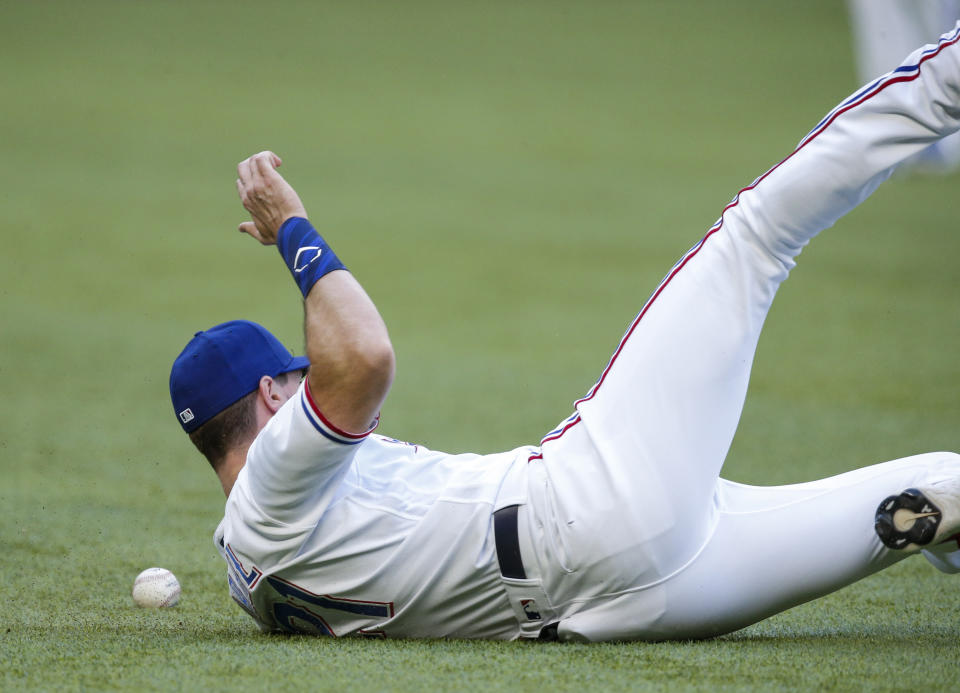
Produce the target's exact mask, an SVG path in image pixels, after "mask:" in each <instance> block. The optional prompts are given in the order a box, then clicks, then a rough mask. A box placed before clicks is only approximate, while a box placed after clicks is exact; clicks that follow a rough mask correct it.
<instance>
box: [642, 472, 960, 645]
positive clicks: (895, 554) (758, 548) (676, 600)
mask: <svg viewBox="0 0 960 693" xmlns="http://www.w3.org/2000/svg"><path fill="white" fill-rule="evenodd" d="M958 478H960V456H958V455H956V454H952V453H929V454H926V455H918V456H915V457H908V458H905V459H901V460H895V461H893V462H887V463H884V464H879V465H875V466H872V467H866V468H864V469H859V470H856V471H853V472H849V473H847V474H841V475H839V476H836V477H831V478H828V479H822V480H820V481H815V482H812V483H808V484H797V485H792V486H777V487H766V488H765V487H755V486H744V485H740V484H732V483H729V482H721V486H720V489H721V490H720V498H721V513H720V519H719V523H718V525H717V528H716V531H715V533H714V534H713V536H712V537H711V539H710V541H709V542H708V543H707V545H706V546H705V547H704V549H703V551H702V552H701V553H700V554H699V555H698V556H697V557H696V558H695V559H694V561H693V562H692V563H691V564H690V565H689V566H688V567H687V568H686V569H684V570H683V571H682V572H680V573H679V574H678V575H676V576H675V577H673V578H671V579H669V580H668V581H666V583H665V584H664V585H663V590H664V594H663V598H664V604H663V609H662V613H661V615H660V617H659V618H658V619H656V622H654V623H650V624H649V625H648V628H647V629H646V630H645V631H644V634H643V637H644V638H645V639H659V638H690V637H709V636H713V635H719V634H721V633H727V632H730V631H733V630H736V629H738V628H742V627H744V626H747V625H749V624H751V623H755V622H757V621H759V620H761V619H764V618H767V617H768V616H771V615H773V614H775V613H778V612H780V611H784V610H786V609H789V608H790V607H792V606H795V605H797V604H800V603H803V602H806V601H809V600H811V599H814V598H816V597H820V596H823V595H825V594H828V593H829V592H833V591H834V590H837V589H839V588H841V587H843V586H845V585H848V584H850V583H852V582H855V581H857V580H859V579H861V578H863V577H866V576H867V575H870V574H872V573H875V572H877V571H878V570H881V569H882V568H885V567H887V566H890V565H892V564H894V563H896V562H897V561H900V560H902V559H903V558H906V557H908V556H910V555H912V554H915V553H917V552H918V551H919V547H915V548H913V549H912V550H910V551H895V550H890V549H888V548H886V547H885V546H884V545H883V544H882V543H881V542H880V540H879V539H878V537H877V535H876V532H875V531H874V526H873V524H874V513H875V512H876V510H877V506H878V504H879V503H880V501H881V500H883V498H885V497H886V496H888V495H890V494H891V493H898V492H899V491H901V490H903V489H904V488H907V487H915V486H919V487H926V486H929V485H930V484H931V483H934V482H937V481H940V480H945V479H949V480H955V479H958ZM954 495H955V496H956V487H955V490H954ZM957 501H960V498H956V497H954V498H953V502H954V503H956V502H957ZM949 521H950V522H952V523H953V524H954V525H956V523H957V518H956V515H953V516H952V517H951V518H950V520H949ZM958 529H960V527H956V526H953V527H951V528H950V531H951V532H955V531H957V530H958ZM932 548H934V550H935V551H938V552H945V551H949V550H953V551H954V552H955V551H956V549H957V546H956V545H955V542H954V544H951V545H950V546H948V547H944V546H940V547H932Z"/></svg>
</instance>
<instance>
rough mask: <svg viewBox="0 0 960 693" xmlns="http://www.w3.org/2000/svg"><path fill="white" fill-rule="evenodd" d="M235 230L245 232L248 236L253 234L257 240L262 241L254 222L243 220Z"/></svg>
mask: <svg viewBox="0 0 960 693" xmlns="http://www.w3.org/2000/svg"><path fill="white" fill-rule="evenodd" d="M237 230H238V231H240V232H241V233H245V234H248V235H250V236H253V237H254V238H256V239H257V240H258V241H260V242H261V243H263V236H261V235H260V231H259V230H258V229H257V225H256V224H254V223H253V222H252V221H245V222H243V223H242V224H240V226H238V227H237Z"/></svg>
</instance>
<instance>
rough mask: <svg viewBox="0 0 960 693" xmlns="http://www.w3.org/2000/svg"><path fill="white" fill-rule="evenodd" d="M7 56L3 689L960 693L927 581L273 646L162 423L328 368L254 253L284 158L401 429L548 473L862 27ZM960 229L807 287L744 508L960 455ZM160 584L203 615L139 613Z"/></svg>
mask: <svg viewBox="0 0 960 693" xmlns="http://www.w3.org/2000/svg"><path fill="white" fill-rule="evenodd" d="M0 45H2V46H3V48H2V55H3V61H2V62H3V69H2V70H0V94H2V95H3V96H2V101H3V105H2V108H0V143H2V144H0V152H2V165H0V211H2V213H0V224H2V228H3V236H2V238H3V250H2V251H0V277H2V279H0V311H2V329H0V374H2V377H3V383H4V387H3V393H4V396H3V398H2V401H0V501H2V505H3V521H2V523H0V603H2V604H3V608H2V609H0V689H2V690H4V691H6V690H9V691H14V690H206V691H212V690H251V691H252V690H288V689H289V690H307V689H310V690H405V691H425V690H433V689H437V690H483V691H521V690H523V691H527V690H530V691H566V690H570V691H584V690H587V691H590V690H625V689H651V690H686V689H689V690H770V689H783V690H789V689H814V688H819V689H829V690H863V689H871V690H903V689H916V690H926V691H948V690H956V688H957V687H958V685H960V674H958V673H957V667H956V662H957V661H958V657H960V641H958V635H960V606H958V603H960V602H958V599H957V594H958V591H957V590H958V587H960V583H957V582H956V581H955V580H951V578H950V577H949V576H946V575H942V574H940V573H937V572H936V571H934V570H933V568H932V567H930V566H928V565H927V564H926V562H925V561H922V560H919V559H915V560H910V561H906V562H904V563H901V564H899V565H898V566H896V567H895V568H893V569H891V570H889V571H886V572H884V573H882V574H879V575H876V576H874V577H872V578H870V579H868V580H866V581H864V582H862V583H859V584H857V585H854V586H853V587H850V588H848V589H846V590H844V591H842V592H840V593H837V594H834V595H831V596H830V597H828V598H826V599H823V600H821V601H818V602H816V603H811V604H807V605H804V606H802V607H799V608H797V609H794V610H792V611H790V612H788V613H785V614H782V615H780V616H777V617H775V618H773V619H770V620H769V621H766V622H764V623H760V624H758V625H756V626H753V627H751V628H748V629H746V630H744V631H741V632H739V633H735V634H733V635H730V636H726V637H723V638H719V639H716V640H711V641H705V642H692V643H668V644H605V645H594V646H584V645H558V644H539V643H481V642H462V641H461V642H443V641H436V642H434V641H428V642H403V641H382V642H372V641H359V640H332V639H313V638H300V637H295V638H287V637H274V636H270V637H267V636H261V635H259V634H258V632H257V631H256V629H255V627H254V625H253V623H252V622H251V621H249V619H248V618H247V617H246V616H245V615H244V614H243V613H242V612H241V611H240V610H239V609H238V608H236V607H235V606H234V605H233V604H232V602H231V601H230V599H229V596H228V594H227V588H226V581H225V579H224V566H223V564H222V561H221V560H220V558H219V557H218V555H217V553H216V552H215V550H214V548H213V545H212V541H211V535H212V532H213V529H214V528H215V526H216V524H217V522H218V521H219V518H220V516H221V512H222V508H223V496H222V493H221V491H220V487H219V485H218V483H217V481H216V479H215V477H214V476H213V474H212V473H211V472H210V470H209V469H208V468H207V467H206V464H205V462H203V461H202V459H200V458H199V457H198V456H197V455H196V454H195V452H194V451H193V449H192V448H191V446H190V444H189V441H188V440H187V439H186V437H185V436H184V435H182V433H181V431H180V429H179V427H178V425H177V423H176V420H175V418H174V416H173V412H172V409H171V406H170V404H169V398H168V393H167V377H168V374H169V367H170V364H171V362H172V359H173V358H174V356H175V355H176V354H177V353H178V351H179V350H180V348H181V347H182V346H183V345H184V344H185V343H186V341H187V339H189V337H190V335H191V334H192V333H193V332H194V331H195V330H197V329H201V328H204V327H208V326H210V325H212V324H214V323H217V322H221V321H223V320H227V319H231V318H237V317H247V318H250V319H253V320H257V321H259V322H262V323H264V324H265V325H267V326H268V327H269V328H271V329H272V330H273V331H274V332H276V333H277V334H278V335H279V336H281V337H282V338H283V339H284V341H286V342H287V344H288V345H290V346H291V347H292V348H294V349H299V348H301V347H302V338H301V336H300V320H301V315H300V310H301V309H300V306H299V302H298V293H297V290H296V288H295V287H294V286H293V284H292V282H291V281H290V280H289V277H288V276H287V273H286V269H285V268H284V267H283V265H282V263H281V262H280V261H279V260H278V258H277V257H276V253H275V251H272V250H268V249H263V248H261V247H260V246H258V245H257V244H256V243H254V242H253V241H251V240H250V239H249V238H246V237H241V236H240V235H239V234H237V232H236V231H235V228H236V224H237V223H238V222H240V221H242V220H243V219H244V214H243V210H242V208H241V207H240V205H239V202H238V201H237V200H236V194H235V188H234V177H235V175H234V173H235V172H234V166H235V164H236V162H238V161H239V160H240V159H242V158H244V157H245V156H247V155H248V154H250V153H253V152H255V151H259V150H261V149H265V148H271V149H274V150H275V151H277V152H279V153H280V154H281V155H282V156H283V157H284V158H285V160H286V163H285V166H284V172H285V174H286V175H287V176H288V178H289V179H290V180H291V181H292V182H293V184H294V185H295V186H296V187H297V188H298V190H300V192H301V194H302V196H303V198H304V201H305V203H306V205H307V208H308V209H309V210H310V213H311V217H312V218H313V219H314V220H315V222H316V223H317V225H318V227H319V228H320V229H321V231H322V232H323V233H324V234H325V235H326V236H327V237H328V238H329V239H330V241H331V243H332V244H333V245H334V247H335V248H337V252H338V254H339V255H340V256H341V257H342V258H344V260H345V261H346V263H347V264H348V266H349V267H350V268H351V269H352V270H353V271H354V273H355V274H356V275H357V276H358V277H359V278H360V280H361V281H362V282H363V284H364V285H365V287H366V288H367V290H368V292H369V293H370V294H371V296H372V297H373V298H374V300H375V301H376V302H377V304H378V305H379V307H380V309H381V312H382V313H383V315H384V317H385V319H386V321H387V323H388V325H389V326H390V329H391V336H392V339H393V342H394V346H395V348H396V351H397V354H398V376H397V380H396V384H395V387H394V390H393V392H392V395H391V397H390V399H389V401H388V403H387V405H386V407H385V408H384V411H383V416H382V424H381V428H380V430H381V432H383V433H385V434H388V435H392V436H395V437H398V438H403V439H407V440H413V441H416V442H420V443H423V444H425V445H427V446H429V447H432V448H435V449H441V450H449V451H451V452H457V451H468V450H469V451H476V452H494V451H497V450H502V449H508V448H510V447H513V446H516V445H520V444H526V443H536V442H537V441H538V440H539V439H540V437H541V436H542V435H543V434H544V433H545V432H547V431H549V430H550V429H551V428H552V427H553V425H554V424H555V423H557V422H558V421H560V420H561V419H563V418H564V417H566V416H567V415H568V414H569V413H570V406H571V402H572V401H573V400H574V399H576V398H577V397H579V396H580V395H582V394H583V393H584V392H585V391H586V390H587V389H588V388H589V386H590V385H591V384H592V383H593V382H594V380H595V379H596V377H597V376H598V375H599V373H600V371H601V369H602V368H603V366H604V365H605V363H606V361H607V359H608V357H609V355H610V353H611V352H612V350H613V348H614V347H615V346H616V344H617V342H618V340H619V338H620V336H621V334H622V331H623V329H624V328H625V327H626V326H627V324H628V323H629V321H630V320H631V319H632V317H633V315H634V314H635V312H636V311H637V310H638V309H639V307H640V305H641V304H642V302H643V301H644V300H645V298H646V297H647V295H648V294H649V292H650V291H651V290H652V289H653V288H654V287H655V286H656V284H657V282H658V281H659V280H660V278H661V277H662V275H663V274H664V273H665V272H666V271H667V269H668V268H669V267H670V266H671V265H672V264H673V262H674V261H675V260H676V259H677V258H678V257H679V256H680V255H681V254H682V253H683V252H684V251H685V250H686V249H687V248H689V247H690V246H691V245H692V244H693V243H694V242H696V241H697V240H698V239H699V238H700V237H701V236H702V235H703V233H704V232H705V231H706V229H707V228H709V226H710V225H711V224H712V223H713V222H714V221H715V219H716V218H717V217H718V215H719V213H720V211H721V209H722V208H723V206H724V204H725V203H726V202H728V201H729V199H730V198H731V197H732V196H733V195H734V194H735V193H736V191H737V190H738V189H740V188H741V187H743V186H744V185H747V184H748V183H750V181H751V180H753V178H754V177H755V176H757V175H758V174H760V173H762V172H763V171H764V170H766V169H767V168H768V167H769V166H771V165H772V164H774V163H775V162H776V161H778V160H779V159H780V158H782V157H783V156H785V155H786V154H788V153H789V152H790V151H791V149H792V147H793V146H794V144H795V143H796V142H797V141H798V140H799V139H800V137H802V136H803V135H804V134H805V133H806V132H807V130H809V129H810V128H811V127H812V126H813V125H814V124H815V123H816V122H817V121H818V120H819V118H820V116H821V115H822V114H823V113H825V112H826V111H827V110H828V109H830V108H831V107H832V106H834V105H835V104H836V103H837V102H838V101H839V100H840V99H842V98H843V97H845V96H846V95H847V94H848V93H849V92H851V91H852V90H853V89H854V88H855V87H856V86H857V85H856V81H855V78H854V71H853V67H852V59H851V50H850V45H849V31H848V26H847V18H846V15H845V13H844V7H843V5H842V3H839V2H832V1H830V0H816V1H813V0H811V1H808V2H802V3H801V2H788V1H786V0H784V1H783V2H771V3H757V2H747V1H746V0H737V1H736V2H734V1H727V2H722V3H719V2H718V3H714V2H707V1H706V0H703V1H701V2H682V1H677V2H668V1H667V0H658V1H656V2H654V1H651V2H639V1H638V2H633V3H629V2H612V1H610V2H573V1H569V0H557V1H547V0H542V1H539V2H526V1H523V0H518V1H515V2H505V1H491V2H473V3H467V2H428V1H426V0H416V1H413V0H411V1H409V2H392V3H391V2H373V1H366V0H364V1H359V2H350V3H346V2H344V3H328V2H306V1H303V2H285V1H280V2H277V3H274V4H272V5H271V4H268V3H253V2H246V1H245V0H244V1H239V0H238V1H235V2H230V3H226V2H222V3H218V2H212V1H206V2H185V1H184V2H174V1H168V2H152V3H151V2H145V1H136V2H134V1H130V2H121V1H119V0H118V1H116V2H106V1H104V0H90V1H88V2H83V3H74V2H66V1H60V2H54V1H53V0H51V1H48V2H35V3H31V2H26V1H23V2H18V1H17V0H8V1H7V2H3V3H0ZM957 199H958V197H957V178H956V177H946V178H910V179H903V180H895V181H893V182H891V183H889V184H888V185H886V186H885V187H883V188H882V189H881V190H880V191H879V192H878V193H877V194H876V195H875V196H874V197H873V198H872V199H871V200H870V201H869V202H868V203H867V204H865V205H864V206H862V207H861V208H859V209H858V210H856V211H855V212H854V213H853V214H851V215H850V216H848V217H847V218H846V219H844V220H843V221H842V222H841V223H840V224H839V225H838V226H837V227H836V228H835V229H833V230H831V231H829V232H827V233H826V234H825V235H824V237H823V238H822V239H820V240H818V241H817V242H816V243H815V244H814V245H813V246H811V248H810V249H809V250H807V251H806V252H805V253H804V255H803V257H802V259H801V262H800V265H799V266H798V268H797V270H796V271H795V272H794V276H793V277H792V278H791V280H790V281H789V282H788V283H787V284H786V285H785V286H784V287H783V289H782V290H781V293H780V296H779V297H778V300H777V303H776V305H775V306H774V310H773V312H772V314H771V316H770V318H769V320H768V324H767V328H766V331H765V333H764V336H763V338H762V340H761V344H760V350H759V353H758V356H757V362H756V365H755V369H754V377H753V381H752V385H751V392H750V395H749V397H748V401H747V406H746V410H745V413H744V416H743V420H742V424H741V428H740V431H739V432H738V434H737V438H736V440H735V442H734V445H733V449H732V451H731V453H730V457H729V460H728V464H727V466H726V468H725V476H727V477H728V478H732V479H736V480H739V481H746V482H751V483H787V482H793V481H801V480H807V479H810V478H814V477H820V476H824V475H828V474H833V473H838V472H841V471H845V470H848V469H852V468H855V467H858V466H862V465H865V464H870V463H873V462H877V461H882V460H887V459H893V458H896V457H901V456H904V455H908V454H913V453H917V452H923V451H929V450H938V449H948V450H957V449H960V432H958V428H957V422H958V420H960V398H958V395H957V387H958V384H960V361H958V359H957V356H956V350H957V345H958V343H960V319H958V318H960V312H958V311H960V309H958V307H960V282H958V280H957V266H956V258H957V256H958V254H960V234H958V232H957V228H956V218H957V212H958V205H957ZM784 541H785V542H789V541H790V538H789V537H788V536H787V537H784ZM153 565H159V566H164V567H167V568H170V569H171V570H173V571H174V572H175V573H176V574H177V575H178V577H179V578H180V580H181V582H182V584H183V590H184V592H183V599H182V603H181V604H180V605H179V606H178V607H176V608H174V609H170V610H164V611H159V612H158V611H146V610H140V609H137V608H135V607H134V606H133V604H132V601H131V599H130V593H129V591H130V586H131V583H132V581H133V578H134V576H136V574H137V573H138V572H139V571H140V570H142V569H144V568H147V567H150V566H153Z"/></svg>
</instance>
